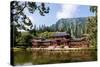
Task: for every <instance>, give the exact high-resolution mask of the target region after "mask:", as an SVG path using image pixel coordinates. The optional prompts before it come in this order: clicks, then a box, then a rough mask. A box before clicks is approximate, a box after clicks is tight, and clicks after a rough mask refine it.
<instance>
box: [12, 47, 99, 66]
mask: <svg viewBox="0 0 100 67" xmlns="http://www.w3.org/2000/svg"><path fill="white" fill-rule="evenodd" d="M96 60H97V50H96V49H88V50H87V49H86V50H85V49H84V50H68V51H53V50H49V51H47V50H45V49H40V50H36V49H33V50H28V51H27V50H21V51H16V52H14V64H15V65H32V64H49V63H66V62H82V61H96Z"/></svg>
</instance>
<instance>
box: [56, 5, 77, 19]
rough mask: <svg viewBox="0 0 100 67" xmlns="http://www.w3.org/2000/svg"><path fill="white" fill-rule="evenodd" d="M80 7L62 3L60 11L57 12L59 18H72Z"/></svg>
mask: <svg viewBox="0 0 100 67" xmlns="http://www.w3.org/2000/svg"><path fill="white" fill-rule="evenodd" d="M77 9H78V6H77V5H65V4H64V5H62V6H61V11H58V12H57V14H56V18H57V19H61V18H72V17H74V14H75V13H76V11H77Z"/></svg>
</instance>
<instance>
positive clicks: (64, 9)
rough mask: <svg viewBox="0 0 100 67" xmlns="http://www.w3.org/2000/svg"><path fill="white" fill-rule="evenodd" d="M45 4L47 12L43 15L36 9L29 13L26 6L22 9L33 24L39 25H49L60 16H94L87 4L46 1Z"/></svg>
mask: <svg viewBox="0 0 100 67" xmlns="http://www.w3.org/2000/svg"><path fill="white" fill-rule="evenodd" d="M37 5H40V3H37ZM45 6H46V7H48V6H49V7H50V11H49V13H48V14H46V15H45V16H41V15H40V14H39V11H38V10H35V12H34V13H33V14H31V13H29V12H28V10H27V8H26V9H24V13H25V14H26V15H27V16H28V17H29V19H30V20H31V21H32V23H33V25H34V24H35V25H36V26H39V25H43V24H45V25H46V26H50V25H52V24H55V23H56V22H57V21H58V20H59V19H61V18H77V17H88V16H94V14H93V13H92V12H90V10H89V6H88V5H72V4H55V3H46V4H45Z"/></svg>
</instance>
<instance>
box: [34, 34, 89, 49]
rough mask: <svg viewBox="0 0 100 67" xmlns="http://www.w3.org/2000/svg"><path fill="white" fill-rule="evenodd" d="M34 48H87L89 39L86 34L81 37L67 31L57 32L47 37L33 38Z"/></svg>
mask: <svg viewBox="0 0 100 67" xmlns="http://www.w3.org/2000/svg"><path fill="white" fill-rule="evenodd" d="M32 47H33V48H49V47H54V48H66V47H67V48H87V47H89V39H88V38H87V37H86V36H84V37H81V38H72V37H71V36H70V35H69V34H67V33H66V32H56V33H55V34H53V35H52V36H50V37H49V38H47V39H43V38H33V39H32Z"/></svg>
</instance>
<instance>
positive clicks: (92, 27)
mask: <svg viewBox="0 0 100 67" xmlns="http://www.w3.org/2000/svg"><path fill="white" fill-rule="evenodd" d="M90 11H91V12H93V13H95V16H94V17H89V18H88V24H87V33H88V34H90V37H89V38H90V41H91V45H93V46H94V47H95V48H96V47H97V6H90Z"/></svg>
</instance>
